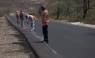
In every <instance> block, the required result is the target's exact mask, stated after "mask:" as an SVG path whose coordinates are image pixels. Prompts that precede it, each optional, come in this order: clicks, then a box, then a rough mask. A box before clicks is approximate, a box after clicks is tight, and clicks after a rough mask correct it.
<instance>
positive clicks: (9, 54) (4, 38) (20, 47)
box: [0, 17, 37, 58]
mask: <svg viewBox="0 0 95 58" xmlns="http://www.w3.org/2000/svg"><path fill="white" fill-rule="evenodd" d="M0 58H37V57H36V56H35V55H34V53H33V51H32V49H31V47H30V46H29V44H28V42H27V41H26V39H25V37H24V36H23V35H22V34H20V33H19V32H18V31H17V30H16V29H15V28H14V27H13V26H12V25H11V24H10V23H8V22H7V21H6V20H5V18H4V17H2V18H0Z"/></svg>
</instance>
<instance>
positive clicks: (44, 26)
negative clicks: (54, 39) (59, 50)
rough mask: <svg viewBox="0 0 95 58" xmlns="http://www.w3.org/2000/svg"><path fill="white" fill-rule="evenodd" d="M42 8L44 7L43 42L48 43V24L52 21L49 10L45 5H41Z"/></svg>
mask: <svg viewBox="0 0 95 58" xmlns="http://www.w3.org/2000/svg"><path fill="white" fill-rule="evenodd" d="M41 9H42V30H43V35H44V40H43V41H42V42H44V41H45V42H46V43H48V42H49V40H48V24H49V21H50V16H49V13H48V10H47V9H46V7H45V6H43V5H42V6H41Z"/></svg>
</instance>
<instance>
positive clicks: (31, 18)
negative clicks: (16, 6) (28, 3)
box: [26, 14, 37, 31]
mask: <svg viewBox="0 0 95 58" xmlns="http://www.w3.org/2000/svg"><path fill="white" fill-rule="evenodd" d="M26 18H27V19H28V22H27V23H28V24H29V26H30V27H31V28H30V31H35V21H36V20H37V18H36V17H35V16H34V15H32V14H30V15H26Z"/></svg>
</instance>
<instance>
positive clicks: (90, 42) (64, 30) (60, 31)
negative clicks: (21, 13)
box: [10, 16, 95, 58]
mask: <svg viewBox="0 0 95 58" xmlns="http://www.w3.org/2000/svg"><path fill="white" fill-rule="evenodd" d="M10 18H12V19H14V20H16V18H15V17H13V16H11V17H10ZM35 24H36V31H35V32H36V35H37V36H40V37H42V36H43V35H42V26H41V20H38V21H36V23H35ZM48 30H49V43H48V44H47V45H48V47H49V48H50V49H52V50H54V51H55V52H56V54H58V55H59V56H60V57H61V58H95V29H93V28H87V27H81V26H75V25H70V24H66V23H59V22H53V21H51V22H50V24H49V29H48ZM38 38H39V37H38ZM41 39H42V38H39V40H41Z"/></svg>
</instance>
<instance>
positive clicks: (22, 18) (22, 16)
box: [20, 11, 25, 27]
mask: <svg viewBox="0 0 95 58" xmlns="http://www.w3.org/2000/svg"><path fill="white" fill-rule="evenodd" d="M20 20H21V26H22V27H24V26H25V25H24V13H23V12H22V11H20Z"/></svg>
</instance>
